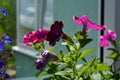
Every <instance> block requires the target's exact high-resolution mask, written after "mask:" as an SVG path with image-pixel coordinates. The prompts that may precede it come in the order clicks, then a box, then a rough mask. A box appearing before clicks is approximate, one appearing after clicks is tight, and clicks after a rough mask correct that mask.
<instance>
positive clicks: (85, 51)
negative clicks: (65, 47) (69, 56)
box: [78, 49, 94, 60]
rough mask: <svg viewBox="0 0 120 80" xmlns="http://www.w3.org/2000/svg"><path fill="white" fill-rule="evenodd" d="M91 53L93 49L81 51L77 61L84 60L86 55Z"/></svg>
mask: <svg viewBox="0 0 120 80" xmlns="http://www.w3.org/2000/svg"><path fill="white" fill-rule="evenodd" d="M93 51H94V50H93V49H87V50H84V51H82V53H81V54H80V56H79V58H78V60H79V59H81V58H84V57H85V56H86V55H88V54H90V53H92V52H93Z"/></svg>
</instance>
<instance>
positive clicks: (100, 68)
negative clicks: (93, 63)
mask: <svg viewBox="0 0 120 80" xmlns="http://www.w3.org/2000/svg"><path fill="white" fill-rule="evenodd" d="M96 70H98V71H105V70H107V71H109V70H110V67H109V66H108V65H107V64H105V63H99V64H97V67H96Z"/></svg>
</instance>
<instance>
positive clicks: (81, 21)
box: [73, 15, 106, 32]
mask: <svg viewBox="0 0 120 80" xmlns="http://www.w3.org/2000/svg"><path fill="white" fill-rule="evenodd" d="M73 20H74V21H75V22H76V23H77V24H78V25H83V30H84V31H85V32H88V31H89V30H97V31H100V30H105V29H106V26H105V25H102V26H101V25H98V24H96V23H93V22H91V21H90V20H89V19H88V18H87V16H86V15H84V16H82V17H81V18H78V17H76V16H73Z"/></svg>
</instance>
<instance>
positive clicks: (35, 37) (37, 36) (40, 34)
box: [23, 29, 50, 46]
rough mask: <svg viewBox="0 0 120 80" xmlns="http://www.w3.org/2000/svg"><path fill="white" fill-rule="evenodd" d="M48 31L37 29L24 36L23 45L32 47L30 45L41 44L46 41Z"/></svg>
mask: <svg viewBox="0 0 120 80" xmlns="http://www.w3.org/2000/svg"><path fill="white" fill-rule="evenodd" d="M49 32H50V30H43V29H39V30H37V31H32V32H29V33H27V34H25V35H24V37H23V43H24V44H25V45H27V46H32V43H33V42H35V43H41V42H43V41H45V40H46V38H47V34H48V33H49Z"/></svg>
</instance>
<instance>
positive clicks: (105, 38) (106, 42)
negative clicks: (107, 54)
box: [100, 30, 116, 47]
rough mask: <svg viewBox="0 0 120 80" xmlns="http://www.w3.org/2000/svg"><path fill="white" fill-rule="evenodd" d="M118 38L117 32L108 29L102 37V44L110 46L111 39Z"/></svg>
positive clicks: (102, 45)
mask: <svg viewBox="0 0 120 80" xmlns="http://www.w3.org/2000/svg"><path fill="white" fill-rule="evenodd" d="M115 39H116V33H115V32H113V31H112V30H108V31H107V33H106V34H105V35H103V36H101V37H100V46H101V47H107V46H109V44H110V43H109V41H114V40H115Z"/></svg>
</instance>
